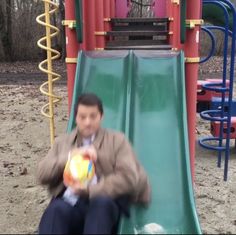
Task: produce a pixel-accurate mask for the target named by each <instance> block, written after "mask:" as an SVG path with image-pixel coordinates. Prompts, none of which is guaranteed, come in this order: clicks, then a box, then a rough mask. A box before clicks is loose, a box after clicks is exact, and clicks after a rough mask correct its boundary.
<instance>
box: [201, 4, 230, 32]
mask: <svg viewBox="0 0 236 235" xmlns="http://www.w3.org/2000/svg"><path fill="white" fill-rule="evenodd" d="M222 4H223V5H224V6H225V8H226V9H227V11H228V14H229V30H231V31H232V27H233V14H232V10H231V9H230V7H228V6H227V5H226V4H224V3H222ZM202 18H203V20H204V21H206V22H209V23H211V24H213V25H217V26H222V27H224V26H225V17H224V11H223V9H222V8H221V7H219V6H218V5H214V4H203V8H202Z"/></svg>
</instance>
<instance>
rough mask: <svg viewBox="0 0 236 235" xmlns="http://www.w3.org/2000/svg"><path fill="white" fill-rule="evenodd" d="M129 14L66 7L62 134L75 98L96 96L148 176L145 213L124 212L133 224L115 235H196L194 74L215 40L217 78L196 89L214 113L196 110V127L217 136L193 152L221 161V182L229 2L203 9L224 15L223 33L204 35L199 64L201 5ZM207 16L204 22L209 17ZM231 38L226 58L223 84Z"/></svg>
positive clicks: (90, 4) (111, 5)
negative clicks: (220, 50) (220, 52)
mask: <svg viewBox="0 0 236 235" xmlns="http://www.w3.org/2000/svg"><path fill="white" fill-rule="evenodd" d="M45 2H46V1H45ZM132 4H134V3H132V1H124V0H116V1H115V0H77V1H76V0H75V1H69V0H68V1H65V10H66V11H65V13H66V17H65V21H64V22H63V24H64V25H65V27H66V42H67V44H66V47H67V58H66V63H67V76H68V107H69V112H70V120H69V123H68V131H71V130H72V129H73V128H74V126H75V123H74V109H75V103H76V102H75V101H76V99H77V98H78V96H79V95H80V94H81V93H82V92H86V91H90V92H95V93H97V94H98V95H99V96H100V97H101V98H102V100H103V103H104V107H105V119H104V123H103V124H104V126H105V127H109V128H113V129H117V130H121V131H123V132H124V133H125V134H126V136H127V137H128V138H129V139H130V141H131V142H132V144H133V146H134V148H135V150H136V151H137V153H138V156H139V159H140V161H141V162H142V164H143V165H144V167H145V169H146V170H147V172H148V174H149V177H150V181H151V185H152V189H153V192H152V203H151V205H150V207H149V208H148V209H144V208H139V207H134V208H132V213H131V218H130V219H127V218H122V220H121V224H120V228H119V233H145V232H148V231H149V233H151V232H154V233H155V232H157V231H156V230H155V228H156V227H155V226H153V225H161V226H162V228H163V229H164V232H166V233H201V229H200V225H199V221H198V218H197V213H196V209H195V205H194V196H193V189H192V181H194V156H195V118H196V103H197V80H198V67H199V62H204V61H206V60H208V59H209V58H210V57H211V56H212V54H213V51H214V45H215V44H214V40H213V39H214V36H213V34H212V33H211V31H210V30H211V29H216V28H217V29H219V30H222V31H223V32H224V33H225V41H224V43H225V54H224V71H223V78H222V80H217V81H213V80H208V81H205V82H202V84H200V83H199V84H198V85H199V87H198V88H199V89H202V90H203V91H204V92H205V94H207V95H206V96H207V97H211V98H212V97H214V94H215V93H217V94H218V96H219V97H218V98H220V103H221V105H220V106H219V105H218V106H217V110H211V109H210V110H208V109H209V107H208V109H207V110H201V117H202V118H204V119H206V120H209V121H211V122H212V125H213V126H214V125H215V126H216V125H217V128H218V129H217V131H215V135H216V136H215V137H210V138H209V137H208V138H203V139H202V140H200V144H201V145H202V146H203V147H206V148H209V149H214V150H217V151H218V152H219V155H218V166H220V163H221V155H222V152H225V167H224V180H227V172H228V159H229V141H230V138H231V137H232V135H230V134H231V133H230V131H231V130H232V127H231V116H232V115H231V114H232V93H233V71H234V50H235V32H234V31H230V29H233V28H235V23H234V22H235V9H234V7H233V5H232V4H231V3H230V2H229V1H227V0H221V1H218V0H212V1H207V0H204V1H203V4H204V5H210V4H212V5H213V6H214V7H217V9H218V8H220V9H222V10H221V11H223V15H220V17H218V18H219V19H220V22H221V27H216V26H207V27H205V26H204V27H202V29H203V30H204V31H205V32H207V33H209V35H210V38H211V39H212V42H213V43H212V49H211V52H210V54H209V56H208V57H206V58H203V59H200V58H199V52H198V49H199V33H200V27H201V24H202V23H203V21H202V19H201V12H202V2H201V1H200V0H199V1H186V0H182V1H179V0H173V1H165V0H156V1H153V3H152V4H151V6H149V7H151V8H152V10H153V14H154V16H155V17H154V18H127V15H128V12H129V10H130V9H131V7H132ZM95 9H96V10H95ZM203 12H204V11H203ZM206 12H207V11H205V13H204V14H205V15H204V14H203V15H204V16H205V17H207V16H209V15H207V13H206ZM217 12H219V11H217ZM211 17H212V15H211V16H209V18H208V20H209V19H211ZM222 25H224V27H222ZM229 36H231V37H232V48H231V60H230V63H231V66H230V74H229V75H227V67H226V64H227V53H226V52H227V49H228V37H229ZM78 55H79V56H78ZM209 91H210V95H209ZM219 94H220V95H219ZM226 97H228V99H226ZM218 102H219V101H218ZM226 106H227V109H226V108H225V107H226ZM211 108H212V107H211ZM224 138H225V139H226V144H225V146H223V139H224ZM209 140H210V141H211V140H214V141H217V145H218V146H217V147H215V146H210V144H209V143H208V141H209ZM170 143H171V146H172V147H170V146H169V144H170ZM147 228H149V230H148V229H147ZM151 228H152V229H153V230H152V231H151V230H150V229H151Z"/></svg>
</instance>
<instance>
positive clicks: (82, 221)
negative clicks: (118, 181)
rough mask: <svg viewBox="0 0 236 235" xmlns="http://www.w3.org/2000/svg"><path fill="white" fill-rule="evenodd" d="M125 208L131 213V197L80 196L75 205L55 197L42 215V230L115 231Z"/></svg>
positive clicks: (55, 232)
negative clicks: (116, 198) (90, 197)
mask: <svg viewBox="0 0 236 235" xmlns="http://www.w3.org/2000/svg"><path fill="white" fill-rule="evenodd" d="M122 212H123V213H125V214H126V215H128V214H129V200H128V198H127V197H121V198H120V199H118V200H112V199H110V198H108V197H96V198H93V199H91V200H88V199H87V198H80V199H79V201H78V202H77V204H76V205H75V206H74V207H73V206H71V205H69V204H68V203H67V202H65V201H64V200H63V199H62V198H60V197H59V198H55V199H52V201H51V202H50V204H49V206H48V207H47V209H46V210H45V212H44V214H43V216H42V218H41V221H40V224H39V234H71V233H72V234H115V233H116V232H117V228H118V223H119V219H120V215H121V213H122Z"/></svg>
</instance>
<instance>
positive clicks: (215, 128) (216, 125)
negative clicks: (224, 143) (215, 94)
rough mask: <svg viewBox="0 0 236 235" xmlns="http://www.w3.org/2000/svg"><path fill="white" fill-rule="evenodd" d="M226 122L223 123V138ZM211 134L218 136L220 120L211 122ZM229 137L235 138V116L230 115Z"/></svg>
mask: <svg viewBox="0 0 236 235" xmlns="http://www.w3.org/2000/svg"><path fill="white" fill-rule="evenodd" d="M226 125H227V123H224V129H223V138H224V139H225V138H226V131H227V128H226ZM211 134H212V135H213V136H214V137H219V135H220V122H218V121H213V122H211ZM230 139H236V117H231V128H230Z"/></svg>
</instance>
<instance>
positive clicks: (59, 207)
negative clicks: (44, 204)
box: [46, 198, 73, 216]
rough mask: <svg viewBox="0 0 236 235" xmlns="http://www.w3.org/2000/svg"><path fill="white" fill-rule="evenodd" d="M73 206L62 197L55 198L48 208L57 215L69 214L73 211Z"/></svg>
mask: <svg viewBox="0 0 236 235" xmlns="http://www.w3.org/2000/svg"><path fill="white" fill-rule="evenodd" d="M72 209H73V207H72V206H70V205H69V204H68V203H66V202H65V201H64V200H63V199H61V198H56V199H53V200H52V201H51V202H50V204H49V205H48V208H47V209H46V210H47V211H48V212H49V213H53V214H56V215H62V216H63V215H65V216H66V215H68V214H70V213H71V212H72Z"/></svg>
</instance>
